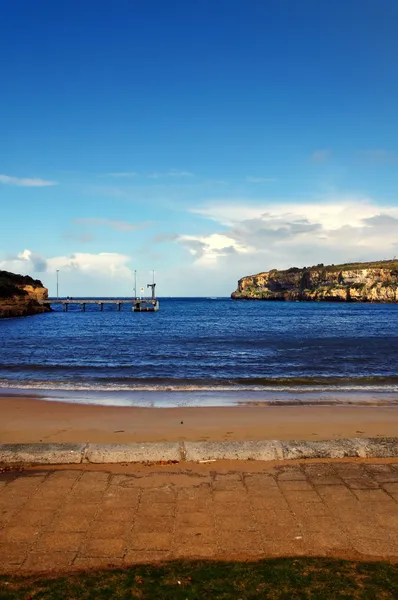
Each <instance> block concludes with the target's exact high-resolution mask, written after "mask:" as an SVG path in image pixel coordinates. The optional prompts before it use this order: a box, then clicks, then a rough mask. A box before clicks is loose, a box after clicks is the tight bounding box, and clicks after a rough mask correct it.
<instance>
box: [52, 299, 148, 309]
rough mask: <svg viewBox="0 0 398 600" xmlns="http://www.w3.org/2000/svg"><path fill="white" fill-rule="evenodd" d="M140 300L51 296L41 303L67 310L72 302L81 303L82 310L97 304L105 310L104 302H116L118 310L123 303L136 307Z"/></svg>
mask: <svg viewBox="0 0 398 600" xmlns="http://www.w3.org/2000/svg"><path fill="white" fill-rule="evenodd" d="M140 301H141V300H140V299H139V298H127V299H126V298H124V299H122V298H76V299H74V298H55V299H54V298H49V299H48V300H42V301H41V302H40V304H46V305H48V306H52V305H54V304H59V305H61V306H62V307H63V309H64V311H67V310H68V307H69V306H70V305H71V304H74V305H76V304H77V305H80V306H81V309H82V311H85V310H86V304H97V305H98V308H99V310H100V311H102V310H103V305H104V304H115V305H116V307H117V310H118V311H120V307H121V305H122V304H131V306H132V307H133V308H134V306H135V305H136V304H137V302H140Z"/></svg>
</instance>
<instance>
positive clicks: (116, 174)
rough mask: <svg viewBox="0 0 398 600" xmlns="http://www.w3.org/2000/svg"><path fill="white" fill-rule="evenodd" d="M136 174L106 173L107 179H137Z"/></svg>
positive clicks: (133, 172) (126, 172)
mask: <svg viewBox="0 0 398 600" xmlns="http://www.w3.org/2000/svg"><path fill="white" fill-rule="evenodd" d="M137 175H138V173H136V172H135V171H120V172H119V173H107V174H106V176H107V177H115V178H123V177H126V178H128V177H137Z"/></svg>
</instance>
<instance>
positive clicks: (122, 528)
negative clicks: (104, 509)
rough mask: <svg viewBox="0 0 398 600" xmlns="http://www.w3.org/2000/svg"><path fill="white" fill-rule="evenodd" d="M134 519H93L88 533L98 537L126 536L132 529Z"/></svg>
mask: <svg viewBox="0 0 398 600" xmlns="http://www.w3.org/2000/svg"><path fill="white" fill-rule="evenodd" d="M132 527H133V519H131V520H130V521H112V520H106V521H104V520H102V519H101V520H96V521H93V522H92V524H91V526H90V529H89V530H88V535H89V536H90V537H95V538H98V539H103V538H112V537H115V538H116V537H122V538H126V537H127V536H128V535H129V534H130V533H131V530H132Z"/></svg>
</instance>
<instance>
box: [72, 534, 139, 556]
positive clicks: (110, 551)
mask: <svg viewBox="0 0 398 600" xmlns="http://www.w3.org/2000/svg"><path fill="white" fill-rule="evenodd" d="M126 548H127V542H126V540H124V539H122V538H101V539H98V538H88V539H86V540H85V542H84V543H83V545H82V547H81V548H80V553H79V555H81V556H92V557H94V556H109V557H115V558H123V556H124V555H125V553H126Z"/></svg>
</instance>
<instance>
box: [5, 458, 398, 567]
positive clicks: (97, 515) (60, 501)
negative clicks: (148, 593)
mask: <svg viewBox="0 0 398 600" xmlns="http://www.w3.org/2000/svg"><path fill="white" fill-rule="evenodd" d="M231 464H232V467H229V468H230V469H231V470H225V467H224V469H223V467H222V465H221V466H220V465H219V464H218V463H213V464H212V465H207V466H206V467H204V466H195V465H188V464H187V465H186V468H184V469H181V467H178V465H177V466H173V467H167V466H165V467H162V466H153V467H147V468H146V469H145V468H143V467H141V468H136V470H134V469H132V470H131V468H127V467H126V469H125V472H123V470H122V468H120V467H119V470H118V471H119V472H117V470H116V471H115V470H114V471H110V470H105V468H104V467H102V468H97V469H95V468H92V467H91V468H81V467H79V468H76V469H71V468H64V469H53V468H49V469H48V470H47V469H45V470H38V469H31V470H25V471H23V472H21V473H14V472H6V473H3V474H0V541H1V543H0V570H2V571H3V572H19V573H26V572H30V571H49V570H54V569H55V570H70V569H75V568H86V567H104V566H109V565H115V566H117V565H120V564H132V563H136V562H142V561H152V560H166V559H169V558H180V557H184V558H193V557H201V558H211V559H213V558H221V559H223V558H224V559H225V558H228V559H233V558H238V559H245V558H260V557H271V556H283V555H285V556H294V555H320V556H341V557H349V558H365V557H366V558H370V557H372V558H374V557H383V558H390V559H391V558H393V559H398V463H397V462H391V463H388V464H387V463H383V464H374V463H370V462H360V463H359V462H341V463H336V462H329V463H327V462H323V463H322V462H319V463H310V464H309V463H305V464H303V463H301V464H298V463H294V464H292V463H290V464H288V465H287V464H286V463H281V464H279V465H276V466H275V464H274V465H273V466H271V465H268V464H266V463H261V464H257V463H251V465H253V468H252V469H251V468H250V463H239V462H236V463H229V465H231ZM249 469H250V470H249Z"/></svg>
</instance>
